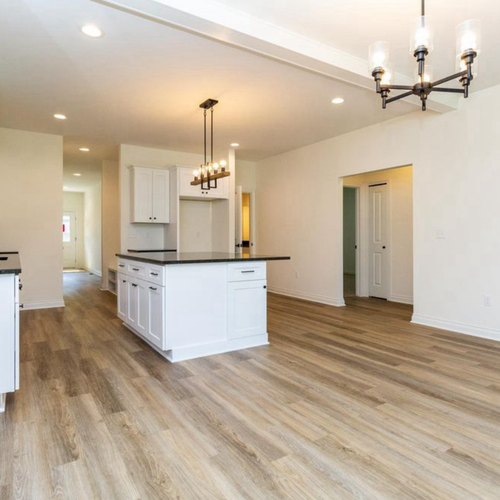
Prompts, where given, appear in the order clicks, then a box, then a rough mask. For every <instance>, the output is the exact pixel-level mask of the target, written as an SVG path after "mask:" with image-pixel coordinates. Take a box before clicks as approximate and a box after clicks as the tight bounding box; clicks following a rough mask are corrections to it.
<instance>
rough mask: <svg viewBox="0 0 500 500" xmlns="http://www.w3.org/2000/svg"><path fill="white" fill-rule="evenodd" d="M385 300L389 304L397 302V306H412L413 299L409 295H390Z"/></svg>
mask: <svg viewBox="0 0 500 500" xmlns="http://www.w3.org/2000/svg"><path fill="white" fill-rule="evenodd" d="M387 300H388V301H389V302H398V303H399V304H413V297H410V296H409V295H398V294H397V293H391V294H390V295H389V298H388V299H387Z"/></svg>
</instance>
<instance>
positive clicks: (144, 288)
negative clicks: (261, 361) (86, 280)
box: [117, 258, 268, 362]
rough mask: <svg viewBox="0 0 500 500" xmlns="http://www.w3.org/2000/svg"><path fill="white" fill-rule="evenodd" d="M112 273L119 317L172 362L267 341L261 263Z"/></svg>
mask: <svg viewBox="0 0 500 500" xmlns="http://www.w3.org/2000/svg"><path fill="white" fill-rule="evenodd" d="M121 266H122V267H121ZM117 269H119V270H120V272H119V275H118V278H119V279H118V282H119V283H118V317H120V318H121V319H122V320H123V321H124V323H125V325H126V326H127V327H128V328H129V329H130V330H132V331H133V332H134V333H135V334H137V335H139V336H140V337H141V338H142V339H143V340H145V341H146V342H147V343H148V344H150V345H151V346H152V347H153V348H154V349H156V350H157V351H158V352H159V353H160V354H161V355H162V356H164V357H165V358H167V359H168V360H169V361H171V362H176V361H183V360H187V359H192V358H197V357H202V356H208V355H212V354H219V353H222V352H228V351H234V350H239V349H245V348H248V347H255V346H260V345H266V344H267V343H268V336H267V324H266V308H267V293H266V292H267V287H266V283H267V282H266V262H264V261H252V262H240V263H232V262H231V263H224V262H223V263H220V262H213V263H210V262H207V263H205V262H204V263H197V264H181V265H162V266H159V265H155V264H148V263H144V262H137V261H133V260H127V259H122V258H119V259H118V267H117ZM138 275H141V276H140V277H137V276H138Z"/></svg>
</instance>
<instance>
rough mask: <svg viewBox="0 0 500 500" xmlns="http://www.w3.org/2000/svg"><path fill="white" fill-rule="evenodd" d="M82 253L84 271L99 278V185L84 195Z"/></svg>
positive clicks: (100, 270)
mask: <svg viewBox="0 0 500 500" xmlns="http://www.w3.org/2000/svg"><path fill="white" fill-rule="evenodd" d="M84 212H85V214H84V218H83V221H84V230H83V233H84V251H85V269H87V270H88V271H90V272H92V273H94V274H96V275H97V276H101V274H102V253H101V250H102V249H101V245H102V239H101V226H102V216H101V183H100V182H99V183H98V184H95V185H94V186H92V187H89V188H87V190H86V191H85V195H84Z"/></svg>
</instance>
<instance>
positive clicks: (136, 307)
mask: <svg viewBox="0 0 500 500" xmlns="http://www.w3.org/2000/svg"><path fill="white" fill-rule="evenodd" d="M117 290H118V299H117V309H118V317H119V318H121V319H122V320H123V321H124V322H125V323H126V324H127V325H128V326H130V327H132V328H133V329H134V330H135V331H137V333H140V334H141V335H142V336H143V337H144V338H146V339H147V340H149V341H150V342H151V343H152V344H154V345H155V346H157V347H159V348H160V349H163V350H165V349H167V347H166V345H167V342H166V338H165V287H164V286H160V285H158V284H156V283H151V282H148V281H145V280H141V279H137V278H134V277H131V276H127V275H126V274H122V273H118V287H117Z"/></svg>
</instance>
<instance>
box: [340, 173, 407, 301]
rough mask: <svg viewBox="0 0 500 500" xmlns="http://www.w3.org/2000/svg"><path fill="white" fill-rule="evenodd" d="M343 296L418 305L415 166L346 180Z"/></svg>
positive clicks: (345, 178) (344, 192) (361, 175)
mask: <svg viewBox="0 0 500 500" xmlns="http://www.w3.org/2000/svg"><path fill="white" fill-rule="evenodd" d="M343 224H344V225H343V269H342V270H343V278H344V281H343V291H344V298H348V297H352V296H359V297H372V298H376V299H383V300H387V301H390V302H400V303H404V304H413V167H412V166H404V167H396V168H391V169H385V170H378V171H375V172H367V173H363V174H358V175H353V176H349V177H344V178H343Z"/></svg>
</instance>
